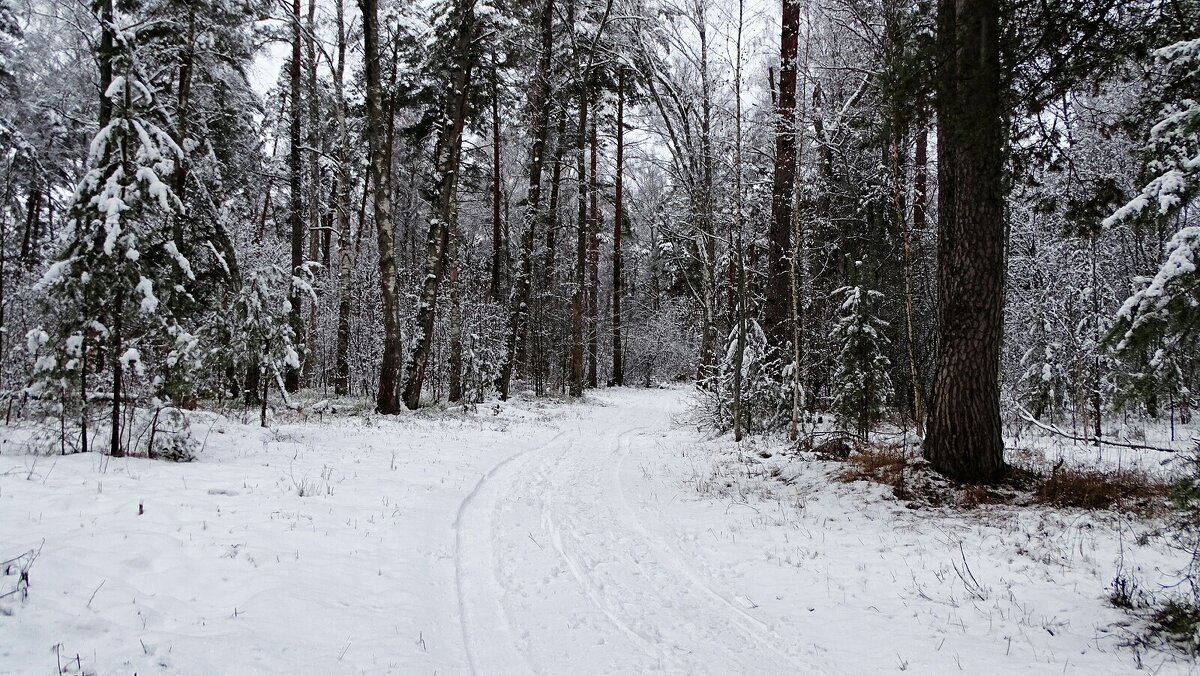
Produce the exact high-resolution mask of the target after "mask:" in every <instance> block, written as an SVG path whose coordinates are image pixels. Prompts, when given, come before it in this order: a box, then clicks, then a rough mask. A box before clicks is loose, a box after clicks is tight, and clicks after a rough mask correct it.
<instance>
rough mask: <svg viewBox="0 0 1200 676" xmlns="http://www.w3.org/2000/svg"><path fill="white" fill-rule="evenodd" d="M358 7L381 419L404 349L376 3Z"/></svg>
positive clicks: (390, 407) (389, 408) (391, 401)
mask: <svg viewBox="0 0 1200 676" xmlns="http://www.w3.org/2000/svg"><path fill="white" fill-rule="evenodd" d="M298 1H299V0H297V2H298ZM359 6H360V7H361V8H362V14H363V46H364V54H363V58H364V61H365V66H366V80H367V139H368V143H369V144H370V148H371V159H370V162H369V165H370V166H369V170H370V181H371V186H372V187H373V188H374V193H373V194H374V210H375V231H376V235H377V237H378V241H379V286H380V291H381V295H382V296H383V362H382V364H381V365H380V369H379V393H378V395H377V396H376V399H375V409H376V410H377V411H379V412H380V413H398V412H399V411H400V400H399V397H398V394H399V377H400V368H401V363H402V360H403V354H402V351H403V349H404V347H403V341H402V338H401V335H400V303H399V299H398V297H397V296H398V294H397V292H396V246H395V229H394V225H393V223H392V196H391V195H392V172H391V167H390V165H391V155H390V154H389V153H388V152H387V149H386V143H387V133H388V129H389V128H390V126H391V123H390V121H389V120H387V119H385V118H384V112H383V92H382V91H381V88H380V77H379V67H380V63H379V2H378V0H359ZM364 190H365V188H364Z"/></svg>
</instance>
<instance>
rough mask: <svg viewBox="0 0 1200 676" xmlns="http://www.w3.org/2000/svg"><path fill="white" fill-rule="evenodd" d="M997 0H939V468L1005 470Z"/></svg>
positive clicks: (935, 435)
mask: <svg viewBox="0 0 1200 676" xmlns="http://www.w3.org/2000/svg"><path fill="white" fill-rule="evenodd" d="M999 13H1000V12H999V2H998V0H939V3H938V51H939V55H938V56H939V58H938V64H939V69H938V74H937V76H938V77H937V83H938V97H937V112H938V218H939V229H938V230H939V232H938V337H939V341H938V358H937V375H936V377H935V379H934V388H933V397H932V401H931V407H930V416H929V433H928V436H927V438H926V440H925V457H926V459H928V460H929V461H930V463H931V464H932V465H933V467H934V469H936V470H937V471H939V472H941V473H943V474H945V475H947V476H949V477H951V478H953V479H956V480H958V481H963V482H991V481H995V480H997V479H998V478H1000V477H1001V476H1002V475H1003V473H1004V470H1005V467H1004V442H1003V440H1002V438H1001V429H1000V381H999V376H1000V373H999V371H1000V341H1001V335H1002V329H1003V315H1002V313H1003V308H1004V236H1005V228H1004V194H1003V173H1002V172H1003V167H1004V164H1003V163H1004V133H1005V119H1006V115H1005V110H1004V102H1003V99H1002V98H1001V97H1002V94H1001V80H1000V60H999V23H1000V22H999Z"/></svg>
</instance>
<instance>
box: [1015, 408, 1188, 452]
mask: <svg viewBox="0 0 1200 676" xmlns="http://www.w3.org/2000/svg"><path fill="white" fill-rule="evenodd" d="M1017 411H1018V412H1019V413H1020V416H1021V419H1022V420H1024V421H1025V422H1028V423H1030V424H1032V425H1034V426H1035V427H1038V428H1041V429H1043V430H1046V431H1047V432H1050V433H1052V434H1057V435H1058V436H1060V437H1064V438H1066V439H1070V440H1072V441H1082V442H1083V443H1085V444H1088V443H1092V442H1097V443H1100V444H1106V445H1108V446H1119V447H1120V448H1131V449H1133V450H1136V451H1158V452H1159V453H1178V452H1179V451H1178V450H1177V449H1174V448H1162V447H1161V446H1149V445H1147V444H1134V443H1130V442H1124V441H1111V440H1109V439H1104V438H1099V439H1084V438H1083V437H1077V436H1075V435H1074V434H1071V433H1069V432H1065V431H1063V430H1061V429H1059V428H1058V427H1057V426H1056V425H1047V424H1046V423H1044V422H1041V421H1040V420H1038V419H1037V418H1034V417H1033V414H1032V413H1030V412H1029V411H1027V410H1025V407H1024V406H1020V405H1018V406H1017Z"/></svg>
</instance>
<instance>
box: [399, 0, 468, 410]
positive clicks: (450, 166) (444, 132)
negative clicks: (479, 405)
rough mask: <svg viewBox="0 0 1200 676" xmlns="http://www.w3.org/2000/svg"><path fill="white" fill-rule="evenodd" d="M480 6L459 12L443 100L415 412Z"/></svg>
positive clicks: (409, 378)
mask: <svg viewBox="0 0 1200 676" xmlns="http://www.w3.org/2000/svg"><path fill="white" fill-rule="evenodd" d="M474 7H475V5H474V3H473V2H471V0H462V1H461V2H460V3H459V4H458V5H457V6H456V7H455V10H454V13H455V15H456V16H455V19H457V25H458V30H457V31H456V32H455V45H454V51H453V53H454V54H455V55H456V57H457V63H455V64H454V71H453V73H452V74H451V77H450V82H449V83H448V85H449V87H448V89H447V91H446V93H445V97H444V100H443V111H442V121H441V122H442V125H441V130H440V131H439V132H438V143H437V150H436V152H435V154H434V157H435V158H436V161H435V167H436V171H437V184H436V186H435V188H434V204H433V205H432V207H433V208H432V214H431V215H430V219H429V238H428V239H427V240H426V242H425V278H424V279H423V280H422V281H421V292H420V296H419V303H418V305H417V335H416V336H415V337H414V340H413V351H412V355H410V356H409V359H408V363H407V365H406V366H405V382H404V405H405V406H407V407H408V408H409V409H412V410H416V409H417V408H418V407H419V406H420V405H421V387H422V385H423V384H424V381H425V370H426V368H427V366H428V364H429V355H430V351H431V348H432V347H433V322H434V318H435V317H436V311H437V295H438V286H439V285H440V283H441V279H442V274H443V270H444V269H443V265H442V262H443V260H444V258H445V256H444V254H445V251H444V249H445V246H446V239H447V238H446V235H445V232H446V228H447V227H449V224H450V220H451V219H452V218H453V213H452V212H453V210H454V195H455V187H456V186H457V182H458V164H459V156H460V154H461V151H462V133H463V127H464V125H465V124H466V117H467V96H468V93H469V92H468V90H469V88H470V86H471V72H472V67H473V65H474V64H473V63H472V62H471V56H470V53H471V52H470V48H471V42H472V40H474V34H475V30H474V28H475V9H474Z"/></svg>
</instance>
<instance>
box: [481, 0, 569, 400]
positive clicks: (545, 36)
mask: <svg viewBox="0 0 1200 676" xmlns="http://www.w3.org/2000/svg"><path fill="white" fill-rule="evenodd" d="M553 22H554V0H546V1H545V4H544V5H543V6H542V13H541V38H542V51H541V55H540V57H539V59H538V72H537V81H536V82H535V83H534V90H533V94H532V96H531V98H530V109H531V112H532V114H533V130H532V131H533V145H532V146H530V149H529V192H528V197H527V199H526V204H525V212H524V221H525V222H524V230H523V232H522V234H521V267H520V269H519V270H518V272H517V278H516V279H515V280H513V288H512V293H511V298H510V299H509V306H510V307H509V317H508V335H507V342H506V344H505V349H504V356H503V357H502V359H501V362H500V373H499V376H498V377H497V379H496V389H497V390H498V391H499V393H500V399H501V401H503V400H506V399H508V391H509V385H510V383H511V381H512V374H513V368H514V364H515V363H516V361H517V355H518V353H519V352H521V345H522V344H523V343H524V341H525V337H526V335H527V333H528V331H527V324H528V321H529V301H530V288H531V284H532V281H533V260H534V254H535V251H534V249H535V243H536V242H537V221H538V218H539V214H538V206H539V204H540V203H541V196H542V167H543V166H544V164H545V156H546V140H547V136H548V133H549V123H550V105H549V104H550V63H551V57H552V56H553V49H554V31H553V27H554V23H553ZM493 114H494V115H495V117H494V118H493V123H494V124H497V125H498V124H499V113H498V112H497V111H496V110H493ZM496 153H497V155H496V157H497V160H496V167H495V169H496V175H497V176H499V171H500V164H499V159H498V158H499V145H497V146H496ZM557 171H558V164H557V161H556V164H555V172H557ZM555 180H557V179H555ZM496 181H497V182H496V184H495V186H494V187H495V190H496V200H497V202H496V203H495V211H494V212H493V215H494V216H495V217H496V219H497V221H496V222H497V224H498V223H499V220H498V219H499V214H500V209H499V201H498V200H499V194H500V193H499V179H498V178H497V179H496ZM555 187H557V186H555ZM556 202H557V195H555V194H552V195H551V209H554V208H556V207H557V204H556ZM551 218H553V216H551ZM498 233H499V226H498V225H497V226H496V229H495V230H494V231H493V235H494V236H498ZM547 236H548V237H553V234H548V235H547ZM497 241H498V240H497ZM497 251H498V249H497ZM497 256H498V254H497V253H496V251H493V261H492V264H493V267H494V270H493V280H492V281H493V286H494V288H496V289H498V288H499V286H498V284H499V263H498V261H499V259H498V257H497ZM547 288H548V287H547Z"/></svg>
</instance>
